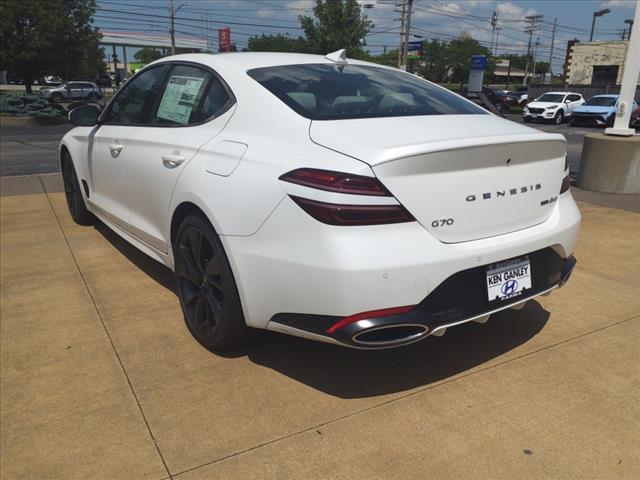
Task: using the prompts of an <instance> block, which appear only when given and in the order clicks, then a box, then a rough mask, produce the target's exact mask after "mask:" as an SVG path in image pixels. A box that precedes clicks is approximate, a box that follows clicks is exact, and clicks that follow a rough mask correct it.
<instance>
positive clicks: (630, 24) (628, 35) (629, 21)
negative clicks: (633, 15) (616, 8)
mask: <svg viewBox="0 0 640 480" xmlns="http://www.w3.org/2000/svg"><path fill="white" fill-rule="evenodd" d="M624 23H626V24H627V25H629V33H627V40H631V29H632V28H633V20H631V19H627V20H625V21H624ZM623 40H624V38H623Z"/></svg>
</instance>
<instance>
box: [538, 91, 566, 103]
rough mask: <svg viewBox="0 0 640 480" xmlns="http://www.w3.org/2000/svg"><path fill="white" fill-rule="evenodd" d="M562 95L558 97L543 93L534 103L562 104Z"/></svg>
mask: <svg viewBox="0 0 640 480" xmlns="http://www.w3.org/2000/svg"><path fill="white" fill-rule="evenodd" d="M563 99H564V95H558V94H557V93H545V94H544V95H542V96H540V97H538V98H537V99H536V102H549V103H562V100H563Z"/></svg>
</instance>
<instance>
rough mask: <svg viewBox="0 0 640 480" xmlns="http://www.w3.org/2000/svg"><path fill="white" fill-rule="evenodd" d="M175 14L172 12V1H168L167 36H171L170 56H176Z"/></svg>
mask: <svg viewBox="0 0 640 480" xmlns="http://www.w3.org/2000/svg"><path fill="white" fill-rule="evenodd" d="M175 16H176V14H175V12H174V11H173V0H169V35H170V36H171V55H175V54H176V26H175V24H174V22H175Z"/></svg>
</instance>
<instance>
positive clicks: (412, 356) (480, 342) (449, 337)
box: [95, 222, 549, 399]
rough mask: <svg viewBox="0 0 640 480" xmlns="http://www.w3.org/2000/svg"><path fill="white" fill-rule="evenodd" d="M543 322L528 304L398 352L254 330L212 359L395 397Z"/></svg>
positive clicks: (489, 355) (164, 278)
mask: <svg viewBox="0 0 640 480" xmlns="http://www.w3.org/2000/svg"><path fill="white" fill-rule="evenodd" d="M95 228H96V230H97V231H98V232H100V233H101V234H102V235H103V236H104V237H105V238H106V239H107V240H108V241H109V242H110V243H111V244H112V245H113V246H114V247H115V248H117V249H118V250H119V251H120V252H121V253H122V254H123V255H124V256H125V257H126V258H127V259H129V261H131V262H132V263H133V264H134V265H136V266H137V267H138V268H140V269H141V270H142V271H144V272H145V273H146V274H147V275H149V276H150V277H151V278H152V279H154V280H155V281H156V282H158V283H159V284H160V285H161V286H163V287H164V288H167V289H168V290H171V291H174V292H175V288H174V285H175V284H174V280H173V273H172V272H171V271H170V270H169V269H168V268H167V267H165V266H163V265H161V264H159V263H158V262H156V261H155V260H152V259H151V258H149V257H147V256H146V255H145V254H143V253H142V252H140V251H138V250H137V249H136V248H134V247H132V246H131V245H129V244H128V243H127V242H125V241H124V240H122V239H121V238H120V237H119V236H118V235H117V234H115V233H113V232H112V231H111V230H110V229H109V228H108V227H106V226H105V225H103V224H102V223H101V222H97V223H96V226H95ZM176 302H178V298H177V297H176ZM548 319H549V312H547V311H546V310H544V308H543V307H542V306H541V305H540V304H539V303H538V302H536V301H535V300H532V301H530V302H528V303H527V305H526V306H525V307H524V308H523V309H522V310H504V311H502V312H498V313H496V314H494V315H493V316H492V317H491V318H490V319H489V321H488V322H487V323H485V324H478V323H474V322H470V323H467V324H464V325H459V326H457V327H454V328H451V329H449V330H448V331H447V332H446V333H445V335H444V336H443V337H428V338H426V339H424V340H422V341H419V342H417V343H414V344H412V345H408V346H405V347H400V348H394V349H388V350H374V351H367V350H354V349H350V348H346V347H339V346H335V345H330V344H325V343H318V342H313V341H311V340H305V339H302V338H297V337H292V336H288V335H282V334H279V333H275V332H267V331H260V332H256V333H257V334H256V336H255V338H253V339H252V340H251V341H250V342H249V343H248V344H247V345H246V346H244V347H242V348H239V349H236V350H232V351H221V352H213V353H212V355H220V356H222V357H227V358H237V357H242V356H246V357H247V358H248V359H249V360H250V361H252V362H253V363H255V364H257V365H260V366H263V367H266V368H270V369H272V370H275V371H277V372H279V373H281V374H282V375H286V376H287V377H289V378H292V379H294V380H296V381H298V382H301V383H303V384H305V385H308V386H309V387H312V388H315V389H317V390H319V391H322V392H324V393H326V394H328V395H332V396H335V397H339V398H345V399H348V398H363V397H372V396H378V395H386V394H392V393H397V392H402V391H405V390H409V389H412V388H416V387H422V386H426V385H429V384H432V383H435V382H440V381H442V380H446V379H448V378H451V377H453V376H455V375H458V374H461V373H464V372H466V371H468V370H470V369H472V368H474V367H477V366H479V365H481V364H483V363H485V362H487V361H489V360H491V359H493V358H496V357H499V356H500V355H503V354H504V353H506V352H509V351H511V350H513V349H515V348H517V347H518V346H520V345H522V344H524V343H526V342H527V341H529V340H530V339H531V338H533V337H534V336H535V335H537V334H538V332H540V331H541V330H542V328H543V327H544V326H545V324H546V323H547V320H548ZM185 332H186V327H185ZM193 341H194V342H195V340H193Z"/></svg>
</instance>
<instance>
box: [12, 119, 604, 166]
mask: <svg viewBox="0 0 640 480" xmlns="http://www.w3.org/2000/svg"><path fill="white" fill-rule="evenodd" d="M507 118H508V119H509V120H512V121H515V122H518V123H522V116H521V115H507ZM530 126H532V127H534V128H538V129H540V130H543V131H546V132H555V133H561V134H563V135H564V136H565V137H566V139H567V153H568V156H569V167H570V169H571V172H572V176H574V177H575V176H577V172H578V170H579V167H580V152H581V151H582V139H583V137H584V135H585V133H587V132H592V131H601V130H602V129H599V128H589V127H578V128H574V127H570V126H569V125H568V124H566V123H565V124H562V125H551V124H542V123H535V124H530ZM71 128H73V127H72V126H71V125H69V124H64V125H55V126H36V127H2V132H1V137H2V138H1V140H2V141H1V142H0V176H13V175H37V174H43V173H56V172H59V171H60V165H59V160H58V153H57V152H58V143H59V142H60V139H61V138H62V136H63V135H64V134H65V133H66V132H67V131H69V130H70V129H71Z"/></svg>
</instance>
